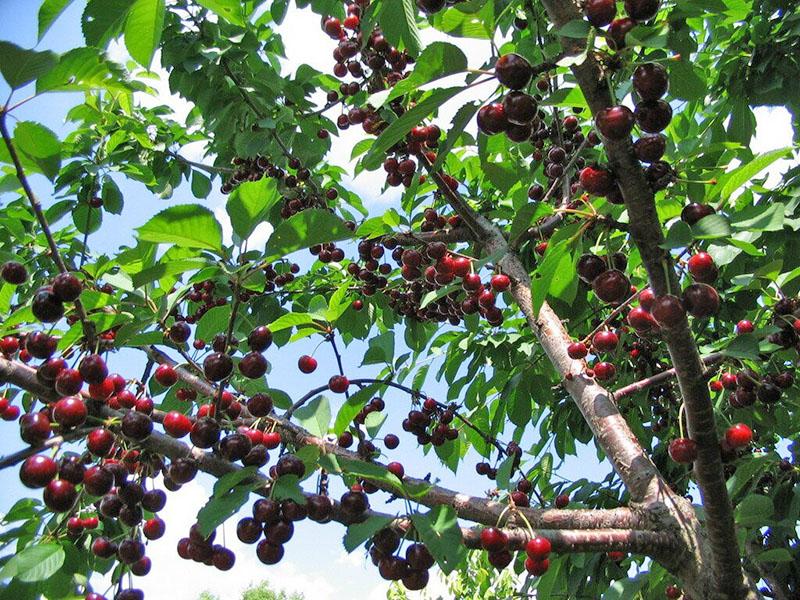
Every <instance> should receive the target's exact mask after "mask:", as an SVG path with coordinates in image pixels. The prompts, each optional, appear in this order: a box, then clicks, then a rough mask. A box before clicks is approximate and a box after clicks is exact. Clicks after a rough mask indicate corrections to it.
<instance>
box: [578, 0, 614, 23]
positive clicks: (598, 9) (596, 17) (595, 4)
mask: <svg viewBox="0 0 800 600" xmlns="http://www.w3.org/2000/svg"><path fill="white" fill-rule="evenodd" d="M583 10H584V12H585V13H586V19H587V20H588V21H589V23H591V24H592V25H594V26H595V27H605V26H606V25H608V24H609V23H611V21H613V20H614V17H616V16H617V3H616V1H615V0H588V1H587V2H586V5H585V6H584V9H583Z"/></svg>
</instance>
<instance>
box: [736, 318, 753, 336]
mask: <svg viewBox="0 0 800 600" xmlns="http://www.w3.org/2000/svg"><path fill="white" fill-rule="evenodd" d="M753 331H755V326H754V325H753V322H752V321H748V320H747V319H742V320H741V321H739V322H738V323H737V324H736V333H737V334H739V335H742V334H744V333H753Z"/></svg>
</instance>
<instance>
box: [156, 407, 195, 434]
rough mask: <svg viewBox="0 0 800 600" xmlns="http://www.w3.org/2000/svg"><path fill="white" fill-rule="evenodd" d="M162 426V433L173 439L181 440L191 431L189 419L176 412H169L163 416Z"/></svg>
mask: <svg viewBox="0 0 800 600" xmlns="http://www.w3.org/2000/svg"><path fill="white" fill-rule="evenodd" d="M163 425H164V431H166V432H167V433H168V434H169V435H171V436H172V437H175V438H182V437H184V436H185V435H188V434H189V432H190V431H191V430H192V421H191V419H189V417H187V416H186V415H184V414H183V413H179V412H178V411H176V410H173V411H170V412H168V413H167V414H166V415H164V421H163Z"/></svg>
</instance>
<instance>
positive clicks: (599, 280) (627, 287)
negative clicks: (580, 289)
mask: <svg viewBox="0 0 800 600" xmlns="http://www.w3.org/2000/svg"><path fill="white" fill-rule="evenodd" d="M592 289H593V290H594V293H595V294H596V295H597V297H598V298H600V300H602V301H603V302H608V303H609V304H614V303H617V302H622V301H623V300H625V299H626V298H627V297H628V296H629V295H630V293H631V282H630V280H628V278H627V277H626V276H625V273H623V272H622V271H618V270H616V269H611V270H608V271H605V272H603V273H601V274H600V275H598V276H597V277H595V279H594V281H593V282H592Z"/></svg>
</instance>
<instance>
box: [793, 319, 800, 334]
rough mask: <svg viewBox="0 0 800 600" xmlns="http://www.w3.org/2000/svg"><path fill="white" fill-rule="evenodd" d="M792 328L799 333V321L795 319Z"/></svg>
mask: <svg viewBox="0 0 800 600" xmlns="http://www.w3.org/2000/svg"><path fill="white" fill-rule="evenodd" d="M792 328H793V329H794V330H795V331H796V332H797V333H800V319H795V320H794V323H792Z"/></svg>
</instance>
